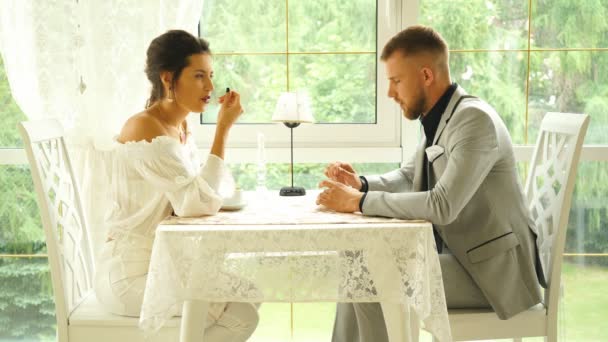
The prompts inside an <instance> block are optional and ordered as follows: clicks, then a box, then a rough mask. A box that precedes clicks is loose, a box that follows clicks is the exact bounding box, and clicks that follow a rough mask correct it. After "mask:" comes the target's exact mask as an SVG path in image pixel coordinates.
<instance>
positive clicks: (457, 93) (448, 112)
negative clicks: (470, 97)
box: [433, 86, 467, 145]
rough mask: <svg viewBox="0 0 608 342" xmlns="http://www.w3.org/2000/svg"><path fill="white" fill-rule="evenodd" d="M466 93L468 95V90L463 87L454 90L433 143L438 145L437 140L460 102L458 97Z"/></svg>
mask: <svg viewBox="0 0 608 342" xmlns="http://www.w3.org/2000/svg"><path fill="white" fill-rule="evenodd" d="M464 95H467V92H466V91H465V90H464V89H462V87H460V86H458V88H456V91H454V94H452V98H451V99H450V102H449V103H448V106H447V107H446V108H445V112H443V115H441V121H440V122H439V126H438V127H437V132H436V133H435V138H433V145H437V140H439V137H440V136H441V133H442V132H443V129H444V128H445V126H446V125H447V123H448V121H450V117H451V116H452V114H453V113H452V112H453V111H454V106H455V105H456V103H457V102H458V99H459V98H461V97H462V96H464Z"/></svg>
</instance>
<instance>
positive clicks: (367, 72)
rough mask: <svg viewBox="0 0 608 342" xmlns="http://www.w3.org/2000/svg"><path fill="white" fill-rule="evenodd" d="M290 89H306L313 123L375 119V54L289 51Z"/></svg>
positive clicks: (368, 120)
mask: <svg viewBox="0 0 608 342" xmlns="http://www.w3.org/2000/svg"><path fill="white" fill-rule="evenodd" d="M289 63H290V77H291V81H290V83H291V86H290V88H292V89H305V90H307V91H308V92H309V93H310V98H311V101H312V107H313V115H314V117H315V122H316V123H375V122H376V55H375V54H361V55H291V56H290V57H289Z"/></svg>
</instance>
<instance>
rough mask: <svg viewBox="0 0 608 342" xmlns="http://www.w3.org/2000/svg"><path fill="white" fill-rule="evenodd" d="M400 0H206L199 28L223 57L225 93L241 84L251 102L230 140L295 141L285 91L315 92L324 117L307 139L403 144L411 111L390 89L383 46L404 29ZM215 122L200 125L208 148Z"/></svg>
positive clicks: (303, 138) (301, 141)
mask: <svg viewBox="0 0 608 342" xmlns="http://www.w3.org/2000/svg"><path fill="white" fill-rule="evenodd" d="M396 6H397V5H396V2H395V1H393V0H379V1H375V0H356V1H332V0H323V1H295V0H292V1H288V0H273V1H268V2H264V3H261V2H259V1H253V0H249V1H236V0H224V1H219V0H212V1H205V5H204V9H203V15H202V17H201V21H200V28H199V31H200V35H201V37H204V38H205V39H207V40H209V42H210V44H211V49H212V51H213V55H214V69H215V79H214V84H215V86H216V90H215V93H216V94H215V96H216V97H217V96H220V95H222V93H223V92H224V89H225V88H226V87H231V88H233V89H236V90H238V91H239V92H240V93H241V94H242V102H243V105H244V107H245V113H244V114H243V116H242V117H241V119H240V123H241V124H240V125H237V127H235V128H234V129H233V133H231V139H230V146H232V147H252V146H254V145H255V141H256V139H255V137H256V133H257V132H258V131H260V132H263V133H265V136H266V142H267V146H268V147H271V148H272V147H286V146H289V132H288V131H287V129H286V128H285V127H283V125H280V124H276V123H271V120H270V119H271V116H272V114H273V112H274V107H275V104H276V101H277V99H278V97H279V94H280V92H283V91H288V90H291V91H295V90H305V91H307V92H308V93H309V94H310V97H311V100H312V101H311V102H312V107H313V111H314V116H315V120H316V123H315V124H313V125H310V124H304V125H301V126H300V127H298V128H297V129H296V130H295V131H294V141H295V143H296V145H297V146H299V147H303V146H306V147H349V148H352V147H369V146H391V147H398V146H399V144H400V142H399V132H400V120H401V118H400V115H399V111H398V108H397V107H396V106H395V105H394V104H392V103H391V101H390V100H389V99H388V98H387V97H386V96H384V94H386V90H387V87H388V83H387V82H386V80H385V79H386V77H385V75H384V70H382V68H381V67H380V68H379V66H380V64H379V63H378V58H379V57H378V54H377V51H378V49H379V48H382V45H383V44H384V43H383V42H385V41H386V40H387V39H388V38H389V37H390V36H392V35H393V34H394V33H396V32H397V27H398V26H397V25H396V23H397V21H398V19H399V18H398V16H399V12H398V11H397V10H395V9H396ZM378 94H380V95H381V96H378ZM217 110H218V106H217V105H215V106H210V108H209V109H208V110H207V111H206V112H205V113H204V116H203V117H204V122H205V123H213V122H214V121H215V120H216V115H217ZM195 119H196V121H198V118H193V119H192V120H193V121H194V120H195ZM254 124H257V125H254ZM191 127H192V125H191ZM213 129H214V127H212V126H211V127H210V126H209V125H202V126H200V125H199V126H198V127H197V131H198V132H196V135H197V139H198V140H199V142H200V143H201V145H202V146H208V145H209V144H210V139H211V138H212V137H213V134H212V132H213Z"/></svg>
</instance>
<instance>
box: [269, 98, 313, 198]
mask: <svg viewBox="0 0 608 342" xmlns="http://www.w3.org/2000/svg"><path fill="white" fill-rule="evenodd" d="M272 121H275V122H282V123H283V124H285V126H287V127H289V128H290V130H291V167H290V172H291V186H285V187H282V188H281V192H280V193H279V194H280V195H281V196H304V195H306V190H304V188H302V187H294V186H293V129H294V128H296V127H298V126H299V125H300V124H301V123H310V122H313V121H314V119H313V117H312V110H311V107H310V99H309V97H308V95H307V94H305V93H299V92H298V93H281V96H280V97H279V101H278V102H277V107H276V109H275V111H274V115H273V116H272Z"/></svg>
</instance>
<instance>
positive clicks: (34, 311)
mask: <svg viewBox="0 0 608 342" xmlns="http://www.w3.org/2000/svg"><path fill="white" fill-rule="evenodd" d="M0 284H2V286H0V341H13V340H28V341H40V340H45V341H54V340H55V327H56V321H55V306H54V304H53V297H52V296H53V293H52V291H53V289H52V286H51V281H50V277H49V271H48V262H47V259H46V258H2V257H0Z"/></svg>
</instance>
